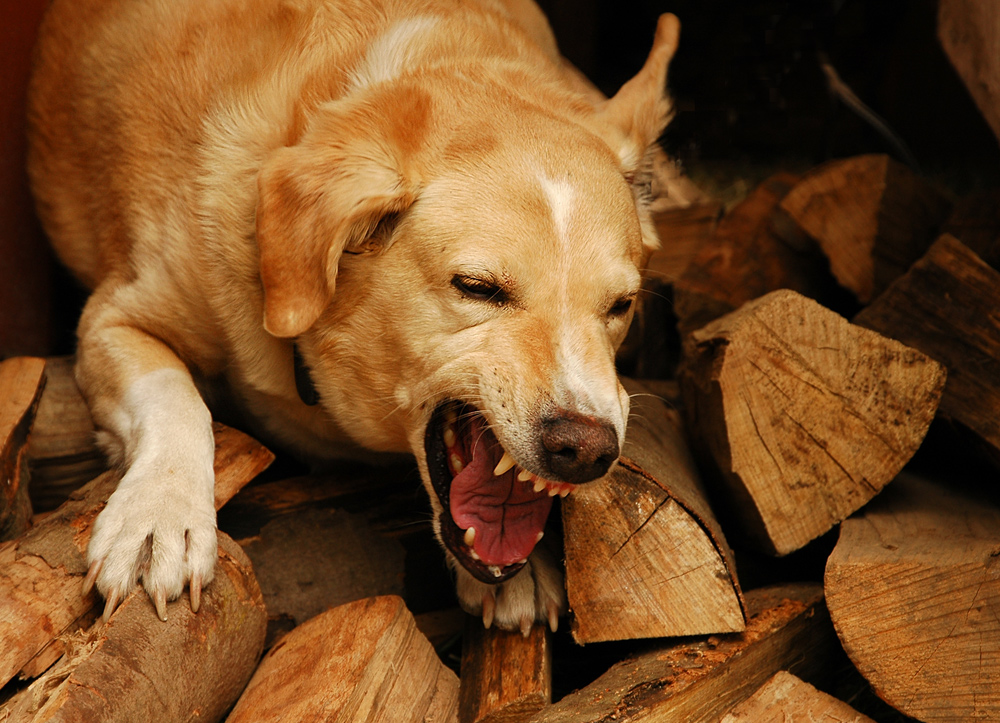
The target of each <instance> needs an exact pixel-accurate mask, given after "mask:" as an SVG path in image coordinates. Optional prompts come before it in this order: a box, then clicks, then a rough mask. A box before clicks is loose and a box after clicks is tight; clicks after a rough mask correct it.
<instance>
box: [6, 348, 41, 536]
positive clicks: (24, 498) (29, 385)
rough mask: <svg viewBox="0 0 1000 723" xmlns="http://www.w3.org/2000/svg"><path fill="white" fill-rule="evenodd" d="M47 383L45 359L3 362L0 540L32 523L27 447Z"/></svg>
mask: <svg viewBox="0 0 1000 723" xmlns="http://www.w3.org/2000/svg"><path fill="white" fill-rule="evenodd" d="M44 385H45V361H44V360H43V359H38V358H35V357H14V358H12V359H6V360H4V361H0V542H2V541H4V540H12V539H14V538H15V537H17V536H19V535H21V534H23V533H24V532H25V531H26V530H27V529H28V527H30V526H31V499H30V498H29V496H28V465H27V455H26V451H27V450H26V446H27V441H28V432H29V431H30V430H31V424H32V422H33V421H34V418H35V410H36V409H37V407H38V399H39V397H40V396H41V392H42V387H43V386H44Z"/></svg>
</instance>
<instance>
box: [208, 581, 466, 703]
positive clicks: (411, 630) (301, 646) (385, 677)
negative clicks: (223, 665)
mask: <svg viewBox="0 0 1000 723" xmlns="http://www.w3.org/2000/svg"><path fill="white" fill-rule="evenodd" d="M457 709H458V677H457V676H456V675H455V674H454V673H453V672H451V670H449V669H448V668H446V667H445V666H444V664H443V663H442V662H441V661H440V660H439V659H438V657H437V655H436V654H435V652H434V649H433V648H432V647H431V644H430V643H429V642H428V640H427V638H425V637H424V636H423V635H422V634H421V633H420V631H419V630H417V628H416V625H415V623H414V621H413V616H412V615H411V614H410V612H409V611H408V610H407V609H406V606H405V605H404V604H403V601H402V599H401V598H398V597H396V596H393V595H388V596H384V597H376V598H369V599H366V600H359V601H357V602H352V603H348V604H346V605H341V606H339V607H336V608H332V609H330V610H328V611H326V612H325V613H323V614H321V615H318V616H316V617H315V618H313V619H312V620H309V621H308V622H306V623H305V624H303V625H300V626H299V627H297V628H295V630H293V631H292V632H291V633H289V634H288V635H287V636H285V637H284V638H283V639H282V640H281V642H279V643H278V644H277V645H275V646H274V647H273V648H272V649H271V651H270V652H269V653H268V654H267V655H266V656H264V659H263V661H261V664H260V667H259V668H258V669H257V672H256V673H254V676H253V678H252V679H251V680H250V683H249V685H247V688H246V690H245V691H244V693H243V695H242V696H241V698H240V700H239V702H238V703H237V704H236V707H235V708H234V709H233V712H232V713H231V714H230V715H229V717H228V718H227V719H226V720H227V722H228V723H267V722H268V721H281V720H285V721H288V720H294V721H311V722H315V723H320V722H321V721H343V723H374V722H375V721H384V722H385V723H407V722H408V721H413V722H417V721H427V722H428V723H430V722H431V721H434V722H435V723H436V722H438V721H441V722H443V721H455V720H457Z"/></svg>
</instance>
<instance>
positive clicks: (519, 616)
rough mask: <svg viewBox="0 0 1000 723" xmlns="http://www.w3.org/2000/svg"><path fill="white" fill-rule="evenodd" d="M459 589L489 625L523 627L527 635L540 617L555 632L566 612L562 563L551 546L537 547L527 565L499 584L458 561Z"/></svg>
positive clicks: (463, 603)
mask: <svg viewBox="0 0 1000 723" xmlns="http://www.w3.org/2000/svg"><path fill="white" fill-rule="evenodd" d="M456 575H457V577H456V590H457V592H458V600H459V603H460V604H461V606H462V608H463V609H464V610H465V611H466V612H468V613H470V614H472V615H481V616H482V618H483V625H485V626H486V627H487V628H489V627H491V626H492V625H496V626H497V627H498V628H502V629H503V630H520V631H521V633H522V634H523V635H524V636H525V637H527V635H528V633H529V632H530V630H531V626H532V625H533V624H534V623H535V622H536V621H537V622H541V623H544V624H548V626H549V627H550V628H551V629H552V632H555V631H556V629H557V628H558V626H559V616H560V615H562V614H564V613H565V612H566V591H565V588H564V586H563V575H562V571H561V570H560V569H559V566H558V565H557V564H556V562H555V560H553V559H552V556H551V555H550V554H549V552H548V551H547V550H545V549H544V548H542V547H536V548H535V550H534V552H532V553H531V555H530V556H529V557H528V562H527V564H525V566H524V568H523V569H522V570H521V571H520V572H519V573H517V574H516V575H515V576H514V577H512V578H511V579H510V580H507V581H506V582H503V583H500V584H499V585H488V584H486V583H482V582H480V581H479V580H477V579H476V578H474V577H473V576H472V575H470V574H469V573H468V572H466V570H465V568H463V567H462V566H461V565H456Z"/></svg>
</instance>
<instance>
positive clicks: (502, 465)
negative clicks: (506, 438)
mask: <svg viewBox="0 0 1000 723" xmlns="http://www.w3.org/2000/svg"><path fill="white" fill-rule="evenodd" d="M515 464H516V463H515V462H514V458H513V457H511V456H510V452H508V451H507V450H506V449H505V450H504V451H503V457H501V458H500V461H499V462H497V466H496V467H494V468H493V476H494V477H499V476H500V475H502V474H503V473H504V472H506V471H507V470H509V469H510V468H511V467H513V466H514V465H515Z"/></svg>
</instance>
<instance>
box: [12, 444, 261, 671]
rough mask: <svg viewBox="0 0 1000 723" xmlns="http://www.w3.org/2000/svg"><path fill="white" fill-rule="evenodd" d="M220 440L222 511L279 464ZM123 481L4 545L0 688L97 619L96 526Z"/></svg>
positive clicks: (81, 495)
mask: <svg viewBox="0 0 1000 723" xmlns="http://www.w3.org/2000/svg"><path fill="white" fill-rule="evenodd" d="M215 434H216V467H215V475H216V504H221V503H223V502H225V500H226V499H228V498H229V497H230V496H232V494H234V493H235V491H236V490H237V489H239V487H241V486H242V485H243V484H246V483H247V482H249V481H250V480H251V479H252V478H253V477H255V476H256V475H257V474H258V473H260V472H261V471H263V470H264V469H265V468H266V467H267V466H268V464H270V462H271V460H272V459H273V456H272V455H271V453H270V452H269V451H268V450H267V449H265V448H264V447H262V446H261V445H260V444H259V443H257V442H255V441H253V440H252V439H250V438H249V437H247V436H246V435H245V434H242V433H241V432H237V431H236V430H233V429H229V428H226V427H222V426H221V425H216V428H215ZM234 450H235V451H238V454H234ZM118 479H119V473H117V472H113V471H112V472H106V473H104V474H103V475H101V476H100V477H98V478H97V479H95V480H94V481H93V482H91V483H90V484H89V485H87V486H86V487H84V488H83V489H81V490H78V491H77V492H75V493H74V494H73V496H72V497H71V499H70V500H69V501H67V502H66V503H65V504H64V505H63V506H62V507H60V508H59V510H57V511H56V512H54V513H53V514H52V515H50V516H49V517H47V518H46V519H45V520H44V521H43V522H41V523H40V524H38V525H36V526H35V527H33V528H32V529H31V530H30V531H29V532H28V533H27V534H26V535H24V536H23V537H21V538H19V539H17V540H12V541H10V542H7V543H4V544H3V545H0V685H2V684H4V683H6V682H7V681H9V680H10V679H11V678H12V677H13V676H14V675H15V674H17V672H18V671H19V670H21V669H22V668H25V666H28V667H27V670H29V671H32V672H37V670H38V665H37V664H32V660H33V659H35V658H36V656H43V657H44V658H46V659H49V660H51V659H52V657H53V653H52V651H51V650H48V651H47V650H46V648H47V647H48V646H49V645H50V644H52V643H53V641H55V640H56V639H57V638H58V637H59V636H61V635H64V634H66V633H72V632H74V631H76V630H79V629H80V628H81V627H83V626H85V625H87V624H89V621H90V620H91V619H92V616H93V609H94V607H95V606H96V605H97V598H96V596H95V595H94V594H91V595H88V596H86V597H84V596H83V595H81V594H80V588H81V586H82V584H83V577H84V575H85V574H86V572H87V565H86V562H85V557H86V549H87V543H88V541H89V539H90V526H91V524H92V523H93V521H94V519H95V518H96V517H97V515H98V513H99V512H100V511H101V510H102V509H103V508H104V504H105V502H106V501H107V499H108V497H109V496H110V495H111V492H112V491H114V489H115V486H116V485H117V484H118ZM220 490H225V492H224V493H221V494H220ZM210 587H211V585H210V586H209V588H210ZM206 589H208V588H206ZM173 607H177V606H176V605H174V606H171V608H173ZM56 644H57V645H58V644H60V643H56Z"/></svg>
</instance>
